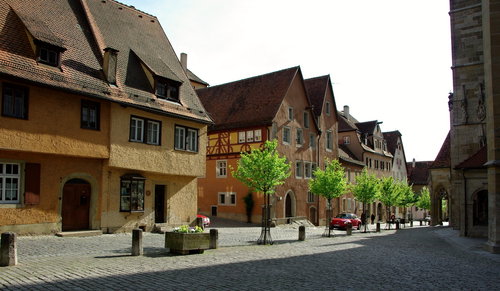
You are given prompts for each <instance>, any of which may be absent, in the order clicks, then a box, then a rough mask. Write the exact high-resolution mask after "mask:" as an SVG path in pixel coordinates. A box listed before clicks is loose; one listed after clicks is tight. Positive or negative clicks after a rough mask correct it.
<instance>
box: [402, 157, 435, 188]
mask: <svg viewBox="0 0 500 291" xmlns="http://www.w3.org/2000/svg"><path fill="white" fill-rule="evenodd" d="M432 163H433V161H425V162H415V167H413V163H412V162H408V163H406V168H407V172H408V181H409V183H410V184H413V185H427V184H428V183H429V167H430V166H431V165H432Z"/></svg>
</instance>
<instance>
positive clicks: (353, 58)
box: [120, 0, 453, 162]
mask: <svg viewBox="0 0 500 291" xmlns="http://www.w3.org/2000/svg"><path fill="white" fill-rule="evenodd" d="M120 2H122V3H124V4H127V5H132V6H134V7H135V8H137V9H139V10H142V11H144V12H146V13H149V14H152V15H154V16H156V17H157V18H158V19H159V21H160V24H161V25H162V27H163V29H164V30H165V33H166V35H167V37H168V38H169V40H170V42H171V43H172V46H173V48H174V50H175V52H176V53H177V55H178V56H179V55H180V53H181V52H184V53H186V54H187V55H188V59H187V63H188V68H189V69H190V70H191V71H192V72H193V73H195V74H196V75H197V76H198V77H200V78H201V79H202V80H204V81H205V82H207V83H209V84H210V85H212V86H213V85H219V84H223V83H228V82H232V81H236V80H240V79H244V78H249V77H253V76H257V75H261V74H266V73H270V72H274V71H278V70H281V69H285V68H289V67H293V66H300V68H301V70H302V74H303V75H304V78H306V79H307V78H313V77H317V76H323V75H330V77H331V80H332V86H333V91H334V95H335V101H336V105H337V110H340V111H341V110H343V107H344V105H348V106H349V108H350V113H351V115H352V116H354V117H355V118H356V119H357V120H359V121H360V122H364V121H371V120H378V121H381V122H383V123H382V124H381V125H380V127H381V130H382V131H384V132H385V131H393V130H399V131H400V132H401V134H402V139H403V146H404V150H405V155H406V160H407V162H410V161H412V159H413V158H415V159H416V160H417V161H432V160H434V159H435V158H436V156H437V154H438V152H439V149H440V148H441V145H442V143H443V141H444V139H445V137H446V135H447V133H448V130H449V128H450V126H449V112H448V104H447V102H448V93H449V92H451V91H452V90H453V83H452V71H451V68H450V67H451V62H452V60H451V38H450V18H449V15H448V11H449V1H448V0H420V1H409V0H378V1H375V0H355V1H353V0H351V1H346V0H308V1H303V0H239V1H235V0H210V1H208V0H182V1H181V0H121V1H120Z"/></svg>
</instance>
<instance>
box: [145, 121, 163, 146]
mask: <svg viewBox="0 0 500 291" xmlns="http://www.w3.org/2000/svg"><path fill="white" fill-rule="evenodd" d="M155 126H156V128H154V127H155ZM146 130H147V133H146V143H147V144H153V145H159V144H160V130H161V124H160V122H159V121H154V120H147V121H146Z"/></svg>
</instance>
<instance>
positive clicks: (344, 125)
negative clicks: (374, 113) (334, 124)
mask: <svg viewBox="0 0 500 291" xmlns="http://www.w3.org/2000/svg"><path fill="white" fill-rule="evenodd" d="M337 115H338V117H339V119H338V120H339V132H343V131H353V130H358V128H357V127H356V125H354V123H352V122H350V121H348V120H347V119H346V118H345V117H344V116H343V115H342V114H340V113H338V114H337Z"/></svg>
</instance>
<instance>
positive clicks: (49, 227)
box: [0, 222, 61, 235]
mask: <svg viewBox="0 0 500 291" xmlns="http://www.w3.org/2000/svg"><path fill="white" fill-rule="evenodd" d="M8 231H10V232H15V233H17V234H19V235H40V234H54V233H57V232H60V231H61V224H60V223H57V222H47V223H34V224H15V225H2V226H0V233H3V232H8Z"/></svg>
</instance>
